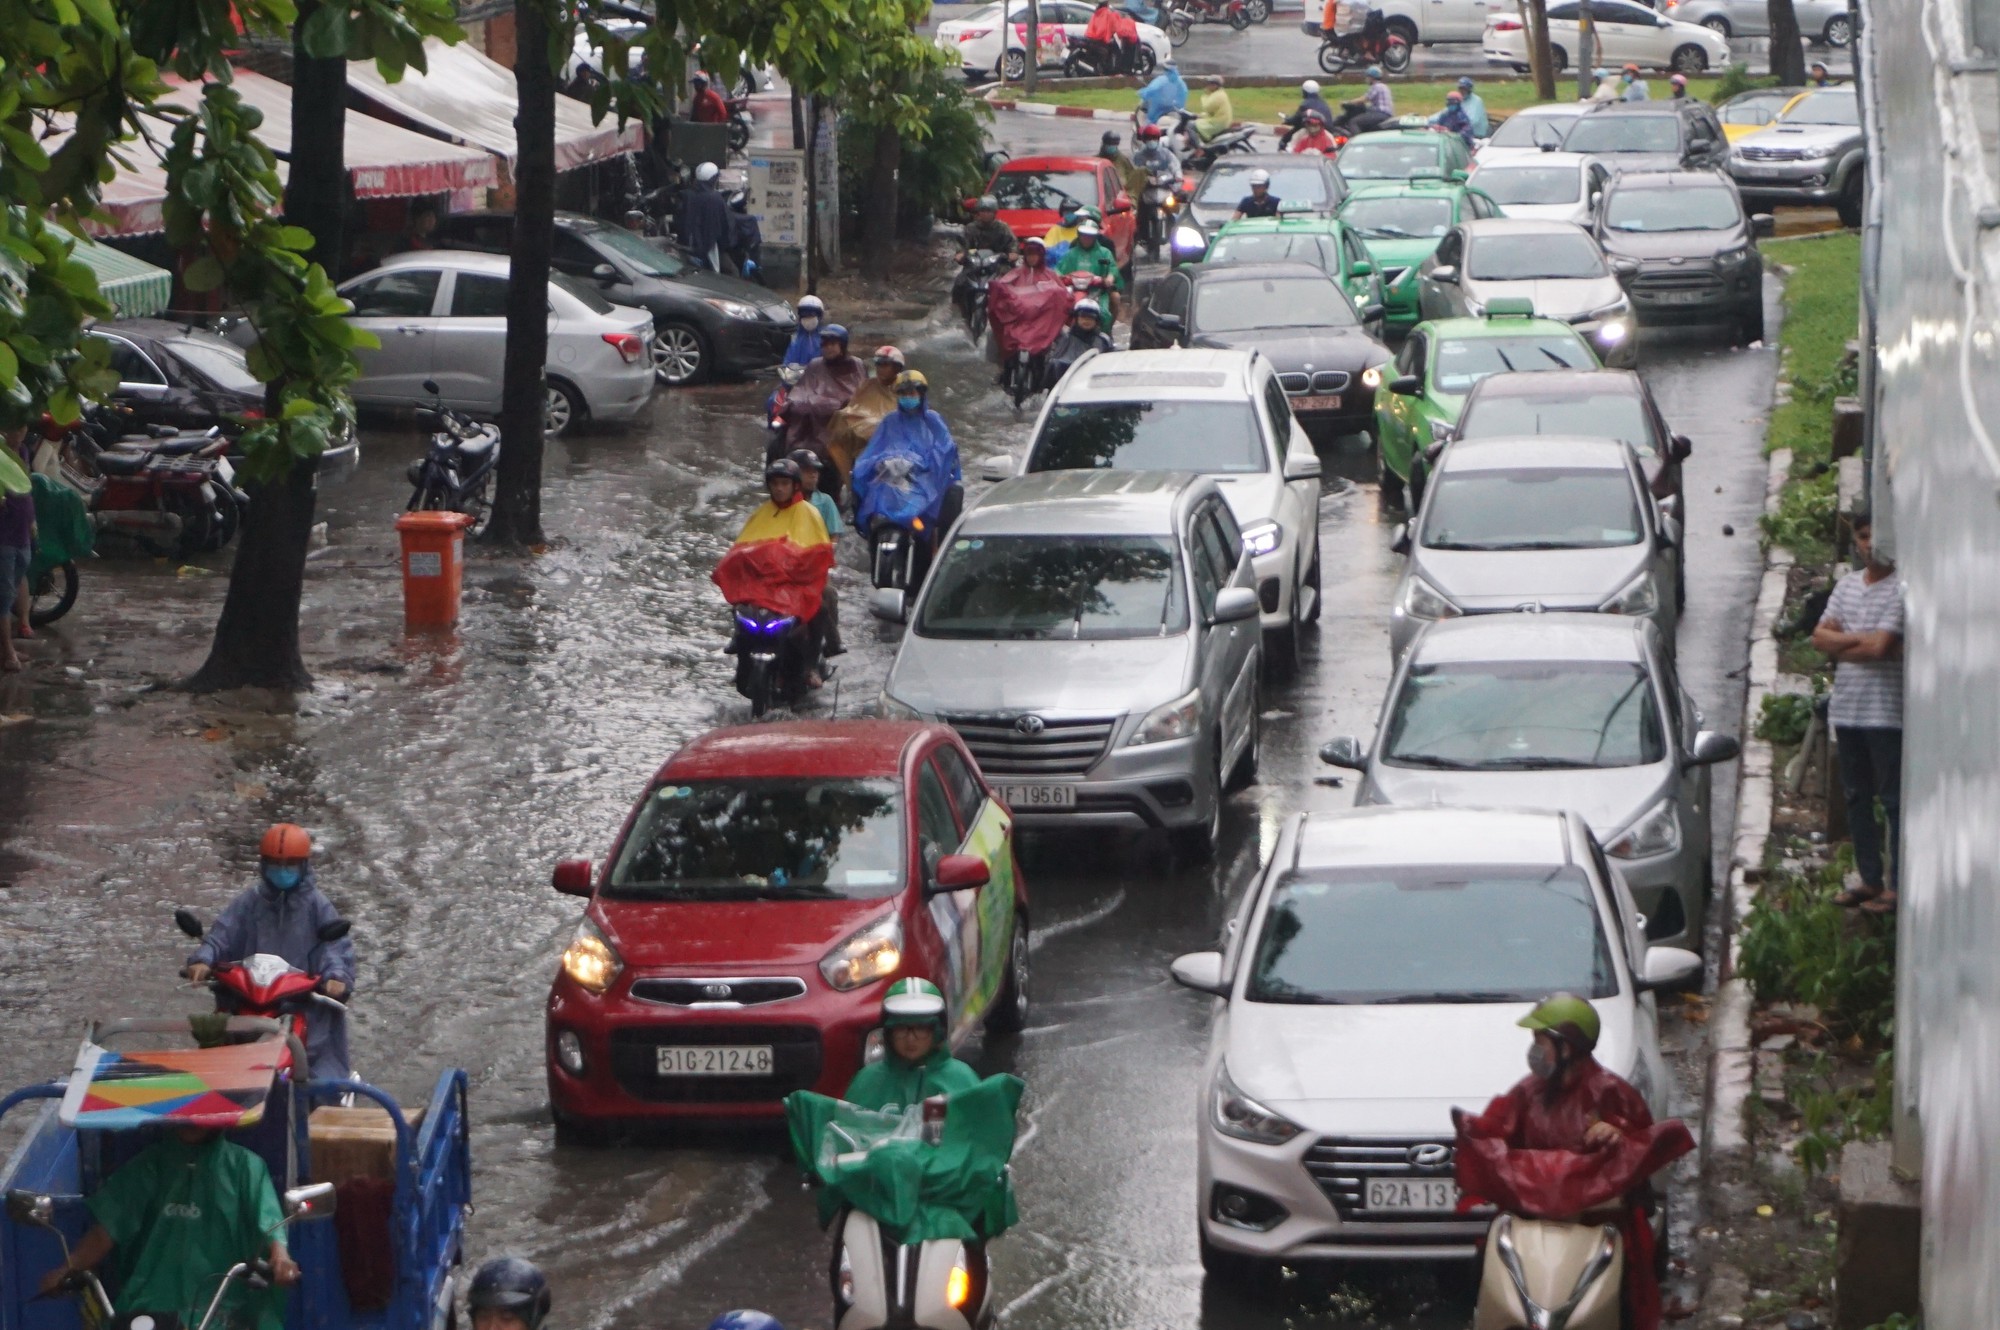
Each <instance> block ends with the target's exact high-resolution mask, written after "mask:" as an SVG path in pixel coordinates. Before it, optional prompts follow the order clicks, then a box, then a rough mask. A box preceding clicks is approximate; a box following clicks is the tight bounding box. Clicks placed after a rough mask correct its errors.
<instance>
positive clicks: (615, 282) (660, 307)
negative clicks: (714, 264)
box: [436, 212, 797, 387]
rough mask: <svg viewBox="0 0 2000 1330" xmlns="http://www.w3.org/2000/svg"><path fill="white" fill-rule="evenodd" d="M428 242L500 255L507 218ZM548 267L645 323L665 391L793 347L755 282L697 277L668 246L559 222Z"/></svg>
mask: <svg viewBox="0 0 2000 1330" xmlns="http://www.w3.org/2000/svg"><path fill="white" fill-rule="evenodd" d="M436 240H437V244H438V246H439V247H440V248H444V249H476V250H483V251H485V252H486V253H488V254H506V253H508V252H510V251H511V250H512V248H513V243H514V214H512V213H508V212H462V213H453V214H452V215H450V216H448V217H446V218H444V219H443V220H442V221H441V222H439V223H438V229H437V235H436ZM550 261H551V263H552V264H553V266H554V267H555V268H556V270H557V271H559V272H565V273H568V274H570V275H571V276H572V277H578V278H582V279H583V280H585V281H588V282H594V283H595V284H596V285H597V288H598V289H599V290H600V291H602V292H603V294H604V298H605V299H606V300H609V301H610V302H612V303H613V304H614V305H634V306H637V307H638V308H640V309H643V310H645V311H646V312H647V313H649V314H651V315H652V316H653V367H654V369H655V370H657V371H658V373H659V376H660V382H661V383H664V384H666V385H667V386H669V387H681V386H684V385H687V384H692V383H701V382H703V381H705V380H707V379H710V378H713V377H715V376H716V375H718V374H744V373H747V372H749V371H751V370H758V369H765V368H768V367H769V366H771V365H775V364H777V363H778V362H779V361H780V360H782V359H784V357H785V347H786V346H787V345H789V344H790V343H791V340H792V331H793V328H794V326H795V325H796V322H797V320H796V318H795V316H794V315H793V313H792V307H791V305H790V304H788V303H787V302H786V301H785V300H784V299H782V298H781V297H779V296H776V295H774V294H772V293H771V292H770V291H767V290H765V289H764V288H763V287H761V286H759V285H757V284H756V283H755V282H746V281H743V280H742V279H740V278H736V277H724V276H722V275H721V274H719V273H712V272H709V271H708V270H706V269H704V268H699V267H696V266H695V262H694V260H693V259H691V258H689V257H688V256H687V255H686V254H684V253H682V252H681V251H680V250H678V249H675V248H674V247H673V246H672V245H671V244H669V243H668V242H666V241H663V240H653V239H649V238H647V237H646V236H641V235H635V234H633V233H632V232H630V231H627V230H625V229H624V228H623V227H618V226H613V225H611V224H610V223H609V222H601V221H599V220H597V219H596V218H594V217H584V216H582V215H580V214H577V213H567V212H559V213H557V214H556V237H555V249H554V253H553V256H552V258H551V260H550Z"/></svg>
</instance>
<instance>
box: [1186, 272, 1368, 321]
mask: <svg viewBox="0 0 2000 1330" xmlns="http://www.w3.org/2000/svg"><path fill="white" fill-rule="evenodd" d="M1359 322H1360V320H1359V319H1358V318H1357V317H1356V316H1355V313H1354V306H1353V305H1351V304H1349V303H1348V301H1347V293H1346V292H1345V291H1342V290H1341V289H1340V287H1339V285H1338V284H1337V283H1335V282H1334V280H1333V279H1332V278H1331V277H1324V276H1319V277H1303V276H1302V277H1265V278H1261V279H1256V280H1250V281H1206V282H1203V283H1201V285H1200V286H1198V287H1196V288H1195V297H1194V320H1193V326H1194V329H1195V331H1196V333H1197V334H1198V335H1203V336H1206V335H1209V334H1213V333H1233V332H1252V331H1259V330H1263V329H1273V328H1352V327H1353V326H1354V325H1355V324H1357V323H1359Z"/></svg>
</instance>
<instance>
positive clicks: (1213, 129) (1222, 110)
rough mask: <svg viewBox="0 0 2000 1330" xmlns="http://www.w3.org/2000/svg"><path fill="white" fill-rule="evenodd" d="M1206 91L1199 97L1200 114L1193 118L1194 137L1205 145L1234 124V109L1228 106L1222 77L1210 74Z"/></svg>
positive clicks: (1227, 95) (1227, 96)
mask: <svg viewBox="0 0 2000 1330" xmlns="http://www.w3.org/2000/svg"><path fill="white" fill-rule="evenodd" d="M1207 83H1208V91H1207V92H1205V93H1203V94H1202V95H1201V114H1200V115H1199V116H1197V117H1196V118H1195V122H1194V132H1195V136H1196V137H1197V138H1198V139H1200V140H1201V142H1203V143H1207V142H1208V141H1209V140H1211V139H1213V138H1214V137H1215V136H1216V135H1217V134H1221V133H1223V132H1225V131H1226V130H1228V128H1229V127H1230V126H1231V125H1233V124H1235V123H1236V108H1235V107H1233V106H1231V105H1230V104H1229V94H1228V92H1226V91H1225V90H1224V88H1223V83H1222V75H1220V74H1210V75H1209V76H1208V79H1207Z"/></svg>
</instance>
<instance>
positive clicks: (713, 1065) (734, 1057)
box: [654, 1044, 771, 1076]
mask: <svg viewBox="0 0 2000 1330" xmlns="http://www.w3.org/2000/svg"><path fill="white" fill-rule="evenodd" d="M654 1051H655V1052H656V1054H657V1055H658V1057H659V1062H658V1063H657V1065H656V1067H655V1070H656V1071H658V1073H659V1074H660V1075H662V1076H769V1075H770V1074H771V1046H770V1045H769V1044H704V1045H700V1046H695V1047H689V1046H686V1045H663V1046H662V1047H660V1048H658V1049H656V1050H654Z"/></svg>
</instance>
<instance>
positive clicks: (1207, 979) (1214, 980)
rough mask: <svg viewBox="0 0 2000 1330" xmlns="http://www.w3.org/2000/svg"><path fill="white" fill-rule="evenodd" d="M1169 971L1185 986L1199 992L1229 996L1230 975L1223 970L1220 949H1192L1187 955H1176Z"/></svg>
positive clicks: (1178, 982)
mask: <svg viewBox="0 0 2000 1330" xmlns="http://www.w3.org/2000/svg"><path fill="white" fill-rule="evenodd" d="M1167 972H1168V973H1169V974H1171V975H1173V977H1174V982H1175V983H1177V984H1179V985H1180V986H1181V987H1183V988H1192V989H1193V990H1194V991H1195V992H1197V993H1211V994H1213V995H1214V996H1216V997H1228V996H1229V976H1228V975H1226V974H1224V973H1223V972H1222V953H1221V952H1219V951H1192V952H1189V953H1188V954H1187V955H1185V956H1176V957H1174V960H1173V963H1172V964H1171V965H1169V966H1168V967H1167Z"/></svg>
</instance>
